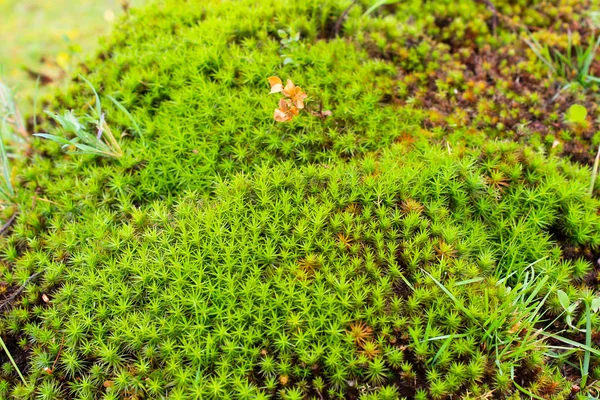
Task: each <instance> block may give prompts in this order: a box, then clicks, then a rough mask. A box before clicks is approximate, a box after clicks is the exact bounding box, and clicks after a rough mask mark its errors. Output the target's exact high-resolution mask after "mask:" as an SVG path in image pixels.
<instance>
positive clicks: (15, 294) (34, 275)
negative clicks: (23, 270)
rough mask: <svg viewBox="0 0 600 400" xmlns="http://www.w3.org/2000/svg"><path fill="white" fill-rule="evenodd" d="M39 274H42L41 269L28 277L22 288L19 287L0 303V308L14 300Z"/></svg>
mask: <svg viewBox="0 0 600 400" xmlns="http://www.w3.org/2000/svg"><path fill="white" fill-rule="evenodd" d="M39 274H41V271H40V272H36V273H35V274H33V275H31V276H30V277H29V278H27V280H26V281H25V283H24V284H23V286H21V287H20V288H18V289H17V290H16V291H15V292H14V293H13V294H11V295H10V296H9V297H8V298H7V299H6V300H4V301H3V302H2V303H0V310H2V309H3V308H4V306H6V305H7V304H9V303H10V302H12V301H13V300H14V299H15V298H16V297H17V296H18V295H19V294H20V293H21V292H22V291H23V290H24V289H25V287H26V286H27V285H28V284H29V282H31V281H32V280H33V279H35V278H36V277H37V276H38V275H39Z"/></svg>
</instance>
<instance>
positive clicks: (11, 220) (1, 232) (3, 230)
mask: <svg viewBox="0 0 600 400" xmlns="http://www.w3.org/2000/svg"><path fill="white" fill-rule="evenodd" d="M17 214H18V212H16V211H15V212H14V213H13V215H12V216H11V217H10V218H9V219H8V221H6V223H5V224H4V225H3V226H2V228H0V235H4V234H5V233H6V231H7V230H8V228H10V227H11V226H12V224H13V223H14V222H15V219H16V218H17Z"/></svg>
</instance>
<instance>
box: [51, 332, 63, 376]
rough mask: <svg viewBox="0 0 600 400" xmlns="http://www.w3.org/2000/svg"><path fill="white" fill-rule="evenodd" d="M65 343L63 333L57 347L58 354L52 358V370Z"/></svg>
mask: <svg viewBox="0 0 600 400" xmlns="http://www.w3.org/2000/svg"><path fill="white" fill-rule="evenodd" d="M64 345H65V335H63V336H62V339H61V341H60V347H59V349H58V354H56V358H55V359H54V362H53V363H52V370H51V371H54V367H56V362H57V361H58V357H60V353H61V352H62V349H63V346H64Z"/></svg>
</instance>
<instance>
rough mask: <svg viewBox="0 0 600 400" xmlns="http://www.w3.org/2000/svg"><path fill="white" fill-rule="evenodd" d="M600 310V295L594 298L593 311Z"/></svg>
mask: <svg viewBox="0 0 600 400" xmlns="http://www.w3.org/2000/svg"><path fill="white" fill-rule="evenodd" d="M598 310H600V297H596V298H595V299H594V300H592V311H594V312H598Z"/></svg>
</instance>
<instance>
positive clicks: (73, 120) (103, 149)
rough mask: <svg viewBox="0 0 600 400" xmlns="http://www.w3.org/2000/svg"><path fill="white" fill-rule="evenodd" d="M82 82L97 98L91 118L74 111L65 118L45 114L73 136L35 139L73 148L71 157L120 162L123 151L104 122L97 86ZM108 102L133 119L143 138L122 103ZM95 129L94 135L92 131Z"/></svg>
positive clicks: (49, 113)
mask: <svg viewBox="0 0 600 400" xmlns="http://www.w3.org/2000/svg"><path fill="white" fill-rule="evenodd" d="M80 78H81V79H82V80H83V81H85V83H86V84H87V85H88V86H89V87H90V88H91V90H92V92H93V93H94V97H95V102H96V103H95V107H92V112H91V114H85V115H83V116H79V117H78V116H77V115H75V113H74V111H73V110H70V111H64V112H63V114H62V115H61V114H58V113H55V112H51V111H46V114H48V115H49V116H50V117H51V118H52V119H53V120H54V121H56V122H57V123H58V125H59V126H60V128H61V129H62V130H63V132H64V134H66V135H69V134H70V135H74V137H73V138H71V139H68V138H67V137H66V135H63V136H58V135H52V134H48V133H36V134H34V136H39V137H42V138H45V139H49V140H52V141H54V142H56V143H58V144H61V145H62V147H63V148H72V149H74V150H72V151H70V153H72V154H88V155H96V156H103V157H112V158H121V157H122V156H123V150H122V149H121V146H120V144H119V142H118V140H117V139H116V138H115V135H114V134H113V132H112V129H111V128H110V126H109V125H108V123H107V122H106V119H105V116H106V114H105V112H104V111H103V109H102V103H101V101H100V97H99V96H98V93H97V92H96V89H95V88H94V86H93V85H92V84H91V83H90V82H89V81H88V80H87V79H85V78H84V77H82V76H80ZM109 99H110V100H111V101H112V102H113V103H114V104H115V105H116V106H117V108H118V109H119V110H121V111H122V112H124V113H125V114H126V115H127V116H128V117H129V119H130V121H131V124H132V125H133V127H134V129H135V131H136V132H137V133H138V135H140V136H142V133H141V129H140V127H139V125H138V124H137V122H136V121H135V119H134V118H133V117H132V115H131V114H130V113H129V112H128V111H127V109H126V108H125V107H123V105H122V104H121V103H119V102H118V101H117V100H116V99H115V98H114V97H112V96H109ZM94 129H95V133H92V131H93V130H94Z"/></svg>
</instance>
